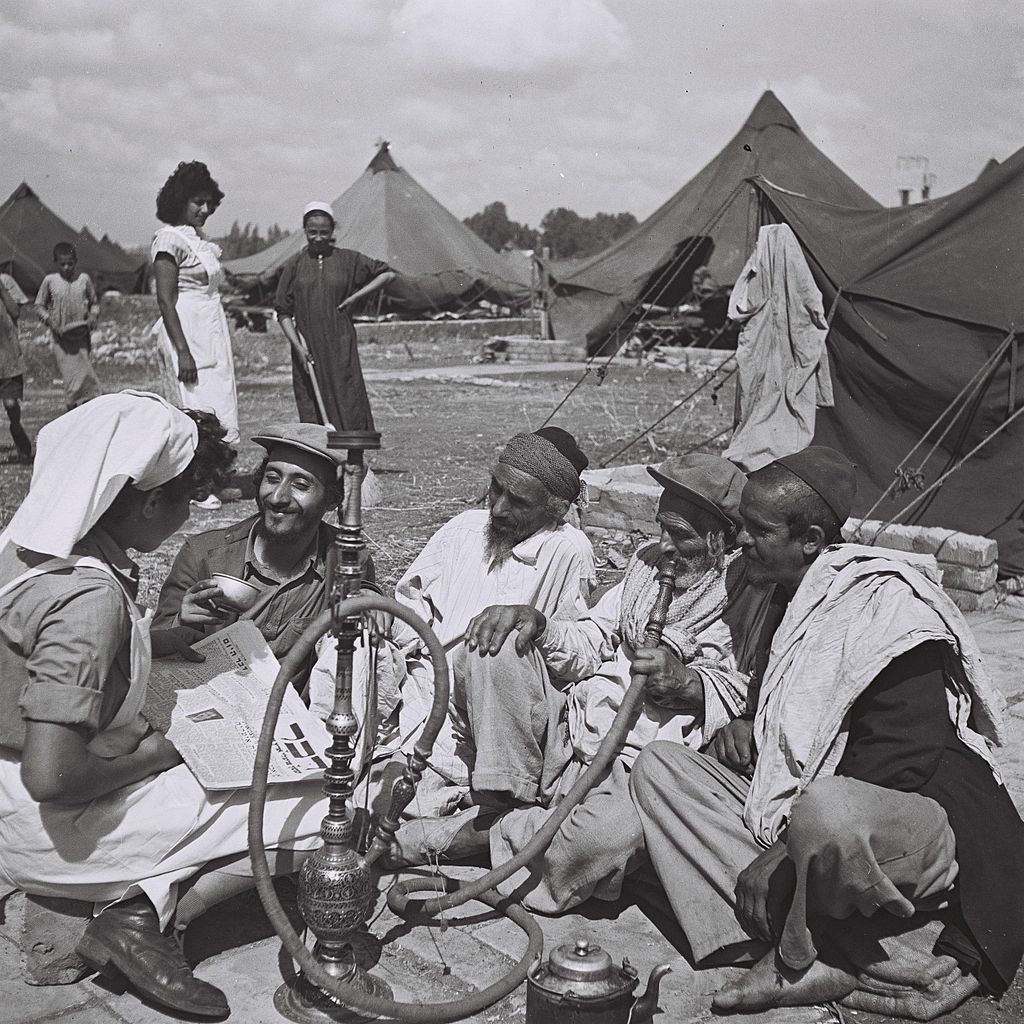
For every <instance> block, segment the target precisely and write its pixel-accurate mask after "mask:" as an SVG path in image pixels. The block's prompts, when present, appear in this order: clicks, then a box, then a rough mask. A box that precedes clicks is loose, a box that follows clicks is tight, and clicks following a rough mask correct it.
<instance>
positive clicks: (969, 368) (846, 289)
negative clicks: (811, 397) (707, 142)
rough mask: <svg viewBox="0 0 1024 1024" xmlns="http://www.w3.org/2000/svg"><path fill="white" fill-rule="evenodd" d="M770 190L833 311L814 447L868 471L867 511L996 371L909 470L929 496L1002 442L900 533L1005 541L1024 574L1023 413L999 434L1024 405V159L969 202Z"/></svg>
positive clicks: (862, 501)
mask: <svg viewBox="0 0 1024 1024" xmlns="http://www.w3.org/2000/svg"><path fill="white" fill-rule="evenodd" d="M756 186H757V188H758V192H759V194H760V195H761V196H762V197H763V199H764V200H765V203H766V206H767V207H768V211H767V212H768V213H769V215H770V216H771V219H773V220H776V221H780V222H784V223H786V224H789V225H790V227H791V228H792V229H793V231H794V232H795V234H796V236H797V238H798V239H799V240H800V244H801V247H802V248H803V250H804V252H805V254H806V256H807V258H808V263H809V264H810V267H811V269H812V272H813V273H814V275H815V279H816V280H817V283H818V286H819V288H821V290H822V293H823V297H824V299H825V308H826V309H829V308H831V307H832V306H833V304H835V309H834V313H833V318H832V324H831V330H830V332H829V335H828V339H827V346H828V351H829V359H830V361H831V364H832V379H833V385H834V390H835V407H834V408H832V409H819V410H818V416H817V423H816V431H815V442H816V443H819V444H827V445H832V446H833V447H835V448H838V449H839V450H841V451H843V452H845V453H846V454H847V455H848V456H849V457H850V458H851V459H853V460H854V462H856V463H857V466H858V482H859V486H858V494H857V508H856V512H858V513H863V512H865V511H866V510H867V509H868V508H869V507H870V506H871V505H872V504H873V503H874V502H875V500H876V499H877V498H878V497H879V496H880V495H881V494H882V493H883V491H884V490H885V489H886V488H887V487H888V486H889V485H890V483H892V482H893V481H894V479H895V477H894V473H895V471H896V469H897V467H898V466H899V465H900V463H901V460H903V459H904V457H905V456H906V455H907V454H908V453H909V452H910V451H911V449H912V448H913V447H914V445H915V444H917V442H918V441H919V440H920V439H921V438H922V436H923V435H924V434H925V432H926V431H927V430H928V429H929V427H931V426H932V424H933V423H934V422H935V421H936V420H939V418H940V417H942V416H943V413H944V411H945V410H947V408H948V407H949V406H950V404H951V403H954V400H955V399H956V398H957V395H958V394H959V393H960V392H961V391H962V389H964V388H965V386H967V385H968V384H969V382H970V381H971V379H972V378H973V377H974V376H975V374H976V373H978V372H979V371H982V372H981V375H980V377H979V378H978V388H977V389H976V392H975V391H971V392H969V393H968V397H969V401H967V402H961V403H958V404H957V405H956V408H957V409H958V410H959V411H958V414H957V415H951V414H948V413H947V414H946V415H945V417H944V418H943V419H942V420H941V422H940V424H939V429H938V431H937V432H936V433H934V434H933V435H931V437H930V438H929V441H928V442H927V443H926V444H925V445H924V446H923V447H922V449H921V450H920V451H919V452H918V454H917V455H916V456H915V457H914V458H913V459H911V460H909V461H908V463H907V466H906V467H905V468H906V469H907V470H908V471H909V472H910V474H911V475H913V473H915V472H916V471H917V470H918V469H921V471H922V475H923V481H924V483H925V485H928V484H931V483H933V482H935V481H936V480H937V479H938V477H939V476H940V475H941V474H942V473H943V472H945V471H946V470H947V469H949V468H951V467H952V465H953V464H954V463H955V462H956V461H958V460H959V459H960V458H962V457H963V456H965V455H967V453H968V452H970V451H971V450H972V449H973V448H974V447H975V446H976V445H978V444H979V443H980V442H982V441H984V440H985V439H986V438H988V437H991V438H992V439H991V441H990V442H989V443H987V444H986V445H985V447H984V448H982V449H981V450H980V451H979V452H978V454H977V455H975V456H973V457H971V458H970V459H969V460H968V461H967V462H965V463H964V465H963V467H962V468H960V469H958V470H957V471H956V472H954V473H953V474H952V475H951V476H950V477H949V478H948V479H947V480H946V481H945V483H943V484H942V486H941V487H940V488H939V489H938V490H937V491H935V492H933V493H932V494H931V495H930V496H928V497H926V498H925V499H924V500H922V501H920V502H919V503H918V504H917V505H915V506H914V508H913V510H912V512H911V514H910V515H909V516H903V517H901V518H900V519H899V521H900V522H904V523H916V524H921V525H934V526H944V527H948V528H950V529H956V530H964V531H966V532H969V533H975V534H981V535H984V536H989V537H993V538H995V539H996V540H997V541H998V544H999V563H1000V570H1001V572H1002V573H1003V574H1007V575H1019V574H1021V573H1024V520H1022V518H1021V517H1022V515H1024V485H1022V481H1024V414H1022V415H1021V416H1020V417H1019V418H1018V419H1016V420H1014V421H1013V422H1012V424H1011V425H1009V426H1007V427H1005V428H1003V429H1001V430H1000V427H1001V426H1002V425H1003V424H1005V423H1006V422H1007V421H1008V419H1009V418H1010V417H1011V416H1012V415H1013V414H1014V413H1015V412H1016V411H1018V410H1020V409H1021V407H1022V406H1024V365H1022V360H1021V352H1020V350H1021V349H1024V345H1019V344H1018V343H1019V342H1020V341H1021V340H1022V334H1024V289H1022V287H1021V282H1022V281H1024V248H1022V247H1021V244H1020V240H1021V238H1022V237H1024V149H1022V150H1020V151H1019V152H1018V153H1016V154H1015V155H1014V156H1012V157H1010V158H1009V159H1008V160H1006V161H1004V162H1003V163H1002V164H1000V165H999V166H997V167H993V168H992V169H991V170H989V171H988V172H987V173H986V174H985V175H983V176H982V177H981V178H980V179H979V180H978V181H976V182H975V183H974V184H972V185H968V186H967V187H966V188H964V189H961V190H960V191H959V192H955V193H953V194H952V195H949V196H944V197H942V198H941V199H938V200H936V201H934V202H931V203H921V204H918V205H916V206H910V207H900V208H896V209H891V210H877V211H871V210H855V209H850V208H848V207H840V206H835V205H832V204H829V203H825V202H821V201H820V200H819V199H811V198H806V197H804V196H798V195H793V194H792V193H790V192H787V191H785V190H783V189H781V188H778V187H777V186H776V185H774V184H772V183H770V182H767V181H764V180H759V181H757V182H756ZM837 296H838V299H837ZM994 355H998V356H999V358H998V359H997V360H995V361H994V362H993V363H992V365H991V366H988V367H986V366H985V364H986V361H988V360H989V357H990V356H994ZM946 427H948V428H949V429H948V432H946V436H945V437H944V439H943V440H942V443H941V444H940V445H939V447H938V449H937V450H936V451H935V453H934V454H933V455H932V456H931V457H930V458H929V459H928V460H927V461H926V462H925V463H924V465H923V467H922V466H920V465H919V464H920V463H921V462H922V460H923V458H924V456H925V454H926V453H927V452H928V450H929V448H930V446H931V442H932V441H934V440H938V437H939V435H940V434H942V433H943V431H944V430H945V428H946ZM997 431H999V432H998V433H996V432H997ZM920 493H921V491H920V490H917V489H915V488H914V487H913V486H912V487H911V488H910V489H909V490H906V491H903V492H902V493H900V494H898V495H896V496H895V497H894V498H893V497H887V498H886V499H885V500H884V501H883V502H882V503H881V504H880V505H879V507H878V509H877V510H876V511H875V512H874V514H873V517H874V518H880V519H882V520H883V521H885V520H888V519H889V518H890V517H892V516H893V515H895V514H896V513H897V512H898V511H899V510H901V509H902V508H903V506H904V505H906V504H908V503H909V502H910V501H911V500H912V499H913V498H914V497H915V496H916V495H917V494H920Z"/></svg>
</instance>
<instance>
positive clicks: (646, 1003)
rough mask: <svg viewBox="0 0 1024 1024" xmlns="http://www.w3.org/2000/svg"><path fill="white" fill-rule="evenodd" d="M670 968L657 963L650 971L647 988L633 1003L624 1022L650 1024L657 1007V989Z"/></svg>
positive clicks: (627, 1023)
mask: <svg viewBox="0 0 1024 1024" xmlns="http://www.w3.org/2000/svg"><path fill="white" fill-rule="evenodd" d="M671 970H672V968H671V967H670V966H669V965H668V964H659V965H658V966H657V967H655V968H654V970H653V971H651V976H650V978H648V979H647V989H646V991H645V992H644V994H643V995H642V996H641V997H640V998H639V999H638V1000H637V1001H636V1002H635V1003H634V1004H633V1009H632V1010H630V1012H629V1020H628V1021H627V1022H626V1024H651V1021H652V1019H653V1017H654V1014H655V1013H656V1012H657V1009H658V990H659V988H660V987H661V979H662V978H664V977H665V975H666V974H669V973H670V972H671Z"/></svg>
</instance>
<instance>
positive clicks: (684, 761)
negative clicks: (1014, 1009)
mask: <svg viewBox="0 0 1024 1024" xmlns="http://www.w3.org/2000/svg"><path fill="white" fill-rule="evenodd" d="M855 487H856V484H855V475H854V467H853V466H852V465H851V463H850V462H849V461H848V460H847V459H846V458H845V457H844V456H842V455H841V454H839V453H838V452H836V451H834V450H832V449H830V448H823V447H811V448H808V449H806V450H804V451H802V452H800V453H798V454H796V455H789V456H786V457H785V458H782V459H778V460H777V461H775V462H773V463H771V464H770V465H768V466H766V467H764V468H763V469H760V470H758V471H757V472H755V473H754V474H753V475H752V476H751V477H750V480H749V482H748V483H747V485H746V487H745V488H744V490H743V497H742V501H741V503H740V513H741V515H742V518H743V530H742V531H741V533H740V538H739V540H740V544H741V545H742V547H743V553H744V558H745V561H746V564H747V568H748V572H749V573H750V575H751V577H752V579H755V580H761V581H763V582H764V583H767V584H771V585H773V587H774V594H773V603H772V613H771V614H770V615H769V616H768V617H767V619H766V621H765V623H764V629H763V639H762V642H761V644H760V645H759V646H761V648H762V649H764V647H765V644H766V643H770V656H769V657H768V659H767V664H766V666H765V669H764V672H763V677H762V678H761V680H760V688H759V692H758V695H757V707H756V714H755V716H754V718H753V720H746V719H737V720H735V721H734V722H732V723H731V724H730V725H728V726H726V727H725V728H724V729H723V730H722V731H721V732H720V733H719V734H718V736H717V737H716V739H715V741H714V742H713V744H712V747H711V754H712V755H714V756H710V755H709V754H708V753H701V752H699V751H696V750H693V749H690V748H688V747H685V746H682V745H680V744H677V743H662V742H656V743H653V744H651V745H649V746H648V747H646V748H645V749H644V750H643V751H642V752H641V754H640V756H639V757H638V758H637V761H636V764H635V766H634V769H633V772H632V774H631V777H630V790H631V792H632V795H633V799H634V801H635V804H636V808H637V811H638V813H639V816H640V821H641V823H642V826H643V836H644V840H645V844H646V849H647V853H648V856H649V857H650V859H651V861H652V863H653V865H654V867H655V869H656V871H657V873H658V876H659V877H660V879H661V882H662V884H663V886H664V887H665V890H666V892H667V894H668V898H669V901H670V903H671V905H672V908H673V910H674V912H675V915H676V917H677V918H678V920H679V922H680V924H681V925H682V927H683V930H684V931H685V933H686V937H687V940H688V941H689V944H690V947H691V949H692V951H693V956H694V959H695V961H696V962H697V963H698V964H700V963H701V962H702V961H705V960H706V959H707V958H708V957H711V956H712V955H714V956H715V962H716V963H718V964H722V963H736V964H740V963H744V962H745V963H753V967H752V968H751V970H750V971H749V973H748V974H746V975H745V976H744V977H743V979H742V980H740V981H739V982H737V983H735V984H733V985H730V986H729V987H727V988H725V989H723V990H722V991H721V992H719V993H718V995H717V996H716V998H715V1007H716V1008H717V1009H718V1010H719V1011H724V1012H730V1011H737V1012H748V1013H749V1012H754V1011H758V1010H761V1009H764V1008H767V1007H770V1006H780V1005H805V1004H814V1003H820V1002H827V1001H832V1000H843V1002H844V1004H845V1005H848V1006H852V1007H855V1008H859V1009H863V1010H868V1011H873V1012H878V1013H883V1014H891V1015H896V1016H904V1017H913V1018H915V1019H918V1020H926V1019H931V1018H932V1017H934V1016H937V1015H938V1014H940V1013H944V1012H947V1011H948V1010H949V1009H951V1008H952V1007H953V1006H955V1005H956V1004H957V1003H959V1002H960V1001H961V1000H963V999H964V998H966V997H967V996H968V995H969V994H970V993H971V992H973V991H975V990H977V989H978V987H979V986H980V987H981V988H982V989H983V990H985V991H987V992H991V993H995V994H998V993H1001V992H1002V991H1004V990H1005V989H1006V988H1007V987H1008V986H1009V984H1010V982H1011V981H1012V980H1013V977H1014V974H1015V972H1016V970H1017V967H1018V964H1019V962H1020V959H1021V952H1022V949H1024V877H1022V876H1024V825H1022V823H1021V820H1020V818H1019V816H1018V815H1017V812H1016V810H1015V809H1014V806H1013V804H1012V802H1011V800H1010V797H1009V795H1008V794H1007V792H1006V789H1005V788H1004V787H1003V785H1002V782H1001V781H1000V778H999V775H998V770H997V768H996V766H995V763H994V760H993V756H992V753H991V750H990V745H991V744H994V743H998V742H999V737H1000V719H1001V713H1000V708H1001V703H1002V702H1001V699H1000V697H999V695H998V694H997V692H996V691H995V690H994V688H993V686H992V684H991V683H990V681H989V678H988V676H987V674H986V673H985V670H984V668H983V667H982V664H981V659H980V655H979V652H978V647H977V644H976V642H975V641H974V638H973V637H972V635H971V632H970V630H969V628H968V626H967V624H966V622H965V621H964V619H963V616H962V615H961V614H960V612H959V611H958V610H957V608H956V607H955V606H954V605H953V603H952V602H951V601H950V600H949V598H948V597H947V596H946V595H945V594H944V593H943V591H942V589H941V587H940V586H939V576H938V572H937V570H936V566H935V564H934V560H932V559H931V558H930V557H928V556H920V555H913V554H904V553H903V552H896V551H890V550H882V549H879V548H874V547H864V546H860V545H854V544H843V543H840V536H841V535H840V528H841V526H842V524H843V522H844V520H845V519H846V517H847V516H848V514H849V512H850V508H851V505H852V501H853V497H854V493H855Z"/></svg>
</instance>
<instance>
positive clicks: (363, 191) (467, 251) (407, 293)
mask: <svg viewBox="0 0 1024 1024" xmlns="http://www.w3.org/2000/svg"><path fill="white" fill-rule="evenodd" d="M331 208H332V209H333V210H334V219H335V221H336V222H337V234H336V244H337V245H338V246H339V247H341V248H345V249H355V250H357V251H358V252H362V253H365V254H366V255H367V256H372V257H374V258H375V259H379V260H384V261H385V262H386V263H387V264H388V265H389V266H390V267H391V268H392V270H394V271H396V272H397V274H398V276H397V278H396V279H395V280H394V281H393V282H392V283H391V284H390V285H388V286H387V290H386V299H387V301H388V304H389V305H390V306H393V307H395V308H398V309H402V310H409V311H432V310H445V309H458V308H461V307H464V306H467V305H469V304H471V303H474V302H476V301H478V300H481V299H484V300H487V301H489V302H495V303H498V304H501V305H507V306H517V305H523V304H525V303H527V302H529V300H530V277H529V273H528V272H524V270H523V269H522V268H521V267H518V266H517V265H515V264H514V263H512V261H510V260H506V259H505V258H504V257H502V256H500V255H499V254H498V253H496V252H495V251H494V250H493V249H492V248H491V247H490V246H489V245H488V244H487V243H486V242H484V241H483V239H481V238H479V237H478V236H477V235H475V234H474V233H473V232H472V231H471V230H470V229H469V228H467V227H466V226H465V224H463V223H462V222H461V221H460V220H459V219H458V218H457V217H456V216H455V215H454V214H452V213H450V212H449V211H448V210H447V209H445V207H443V206H442V205H441V204H440V203H439V202H438V201H437V200H436V199H435V198H434V197H433V196H432V195H430V193H429V192H427V191H426V189H424V188H423V187H422V186H421V185H419V184H418V183H417V182H416V180H415V179H414V178H413V177H412V176H411V175H410V174H409V173H408V172H406V171H405V170H403V169H402V168H401V167H399V166H398V165H397V164H396V163H395V161H394V160H393V159H392V157H391V153H390V152H389V150H388V144H387V143H386V142H384V143H381V145H380V148H379V149H378V150H377V153H376V155H375V156H374V158H373V159H372V160H371V161H370V163H369V166H368V167H367V168H366V170H365V171H364V172H363V173H362V174H361V175H360V176H359V178H357V179H356V181H355V182H354V183H353V184H352V186H351V187H350V188H348V189H347V190H346V191H345V192H343V193H342V194H341V195H340V196H339V197H338V198H337V199H335V201H334V202H333V203H332V204H331ZM305 241H306V240H305V237H304V236H303V234H302V232H301V231H295V232H293V233H292V234H290V235H289V236H288V237H287V238H283V239H282V240H281V241H280V242H277V243H275V244H274V245H272V246H270V247H269V248H267V249H264V250H263V251H262V252H258V253H256V254H255V255H254V256H247V257H245V258H243V259H237V260H230V261H228V262H227V263H225V264H224V269H225V270H226V271H227V272H228V274H229V275H230V276H231V277H232V278H233V280H234V281H235V282H236V283H237V284H238V285H239V286H240V287H242V288H243V289H246V290H256V291H259V292H261V293H262V294H267V293H269V292H270V290H271V289H272V288H273V286H274V284H275V282H276V280H277V277H278V275H279V274H280V272H281V267H282V265H283V264H284V263H285V261H286V260H288V259H289V258H290V257H291V256H294V255H295V253H297V252H298V251H299V250H300V249H301V248H302V247H303V246H304V245H305Z"/></svg>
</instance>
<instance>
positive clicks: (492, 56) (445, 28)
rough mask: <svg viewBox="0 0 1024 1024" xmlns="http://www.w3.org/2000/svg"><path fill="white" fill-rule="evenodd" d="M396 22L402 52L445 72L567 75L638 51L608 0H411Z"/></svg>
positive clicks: (495, 76) (486, 76)
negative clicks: (601, 0)
mask: <svg viewBox="0 0 1024 1024" xmlns="http://www.w3.org/2000/svg"><path fill="white" fill-rule="evenodd" d="M391 24H392V27H393V29H394V30H395V32H396V33H397V36H398V38H397V40H396V44H395V49H396V51H397V52H398V53H400V54H401V55H402V56H404V57H405V58H406V59H408V60H409V61H411V62H413V63H414V64H418V65H419V66H421V67H426V68H428V69H430V71H431V72H432V73H433V74H435V75H438V76H440V75H443V76H445V77H448V76H457V77H462V78H466V77H468V78H477V79H481V80H483V81H489V82H496V81H498V80H501V79H503V78H506V79H507V78H508V77H510V76H511V77H512V78H513V79H515V80H522V79H524V78H527V77H530V78H534V79H535V80H542V81H546V82H549V83H553V82H555V81H562V82H564V81H571V80H574V79H577V78H578V77H579V76H580V75H582V74H585V73H586V71H587V70H589V69H593V68H598V67H602V66H607V65H608V64H618V63H620V62H622V61H624V60H626V59H627V58H628V57H629V56H630V53H631V47H630V44H629V40H628V37H627V35H626V32H625V30H624V28H623V26H622V23H621V22H620V21H619V19H618V18H616V17H615V15H613V14H612V13H611V12H610V11H609V10H608V8H607V7H606V6H605V5H604V4H603V3H601V2H600V0H559V2H558V3H549V2H547V0H487V2H485V3H481V2H478V0H407V2H406V3H404V4H403V5H402V7H401V8H400V9H399V10H398V11H396V13H395V14H394V16H393V18H392V22H391Z"/></svg>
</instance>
